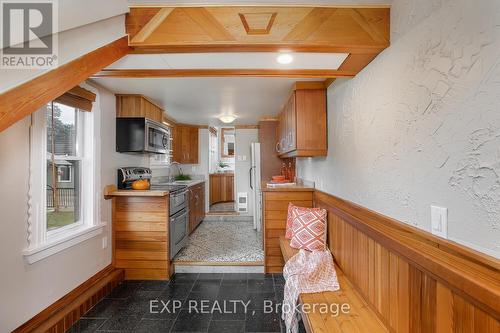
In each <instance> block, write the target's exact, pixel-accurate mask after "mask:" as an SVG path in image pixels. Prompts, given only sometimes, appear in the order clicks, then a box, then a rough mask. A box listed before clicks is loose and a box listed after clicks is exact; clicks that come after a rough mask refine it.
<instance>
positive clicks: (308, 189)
mask: <svg viewBox="0 0 500 333" xmlns="http://www.w3.org/2000/svg"><path fill="white" fill-rule="evenodd" d="M261 190H262V192H312V191H314V187H310V186H304V185H290V186H278V187H272V188H271V187H267V182H262V186H261Z"/></svg>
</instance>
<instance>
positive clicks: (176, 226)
mask: <svg viewBox="0 0 500 333" xmlns="http://www.w3.org/2000/svg"><path fill="white" fill-rule="evenodd" d="M151 189H152V190H168V191H169V205H170V207H169V208H170V213H169V242H170V246H169V249H170V256H169V257H170V259H173V258H174V257H175V255H176V254H177V253H179V251H180V250H181V249H182V248H183V247H184V246H185V245H186V243H187V241H188V237H189V209H188V188H187V186H186V185H168V184H153V185H151Z"/></svg>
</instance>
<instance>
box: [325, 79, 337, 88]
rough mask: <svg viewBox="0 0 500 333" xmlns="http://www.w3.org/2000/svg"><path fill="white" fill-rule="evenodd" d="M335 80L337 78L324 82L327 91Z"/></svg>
mask: <svg viewBox="0 0 500 333" xmlns="http://www.w3.org/2000/svg"><path fill="white" fill-rule="evenodd" d="M335 80H336V78H329V79H326V80H325V82H324V85H325V89H328V87H330V86H331V85H332V83H333V82H335Z"/></svg>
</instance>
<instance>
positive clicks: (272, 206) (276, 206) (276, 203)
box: [264, 200, 313, 212]
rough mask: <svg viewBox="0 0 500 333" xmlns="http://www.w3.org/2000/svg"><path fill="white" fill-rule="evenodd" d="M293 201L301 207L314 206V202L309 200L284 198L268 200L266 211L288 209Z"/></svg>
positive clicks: (285, 210)
mask: <svg viewBox="0 0 500 333" xmlns="http://www.w3.org/2000/svg"><path fill="white" fill-rule="evenodd" d="M290 202H291V203H293V204H294V205H296V206H301V207H312V205H313V203H312V201H309V200H292V201H283V200H266V202H265V203H264V204H265V209H266V211H284V212H287V211H288V204H289V203H290Z"/></svg>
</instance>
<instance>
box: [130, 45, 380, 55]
mask: <svg viewBox="0 0 500 333" xmlns="http://www.w3.org/2000/svg"><path fill="white" fill-rule="evenodd" d="M387 46H388V45H386V46H378V45H363V46H355V45H353V46H350V47H349V48H345V47H343V46H337V45H311V44H307V43H306V42H304V43H300V44H299V43H296V44H280V45H276V44H208V45H144V46H132V50H131V51H130V53H132V54H159V53H208V52H280V51H283V50H287V51H289V52H311V53H314V52H318V53H350V54H372V55H373V57H376V56H377V55H378V54H379V53H380V52H382V51H383V50H385V49H386V48H387Z"/></svg>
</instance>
